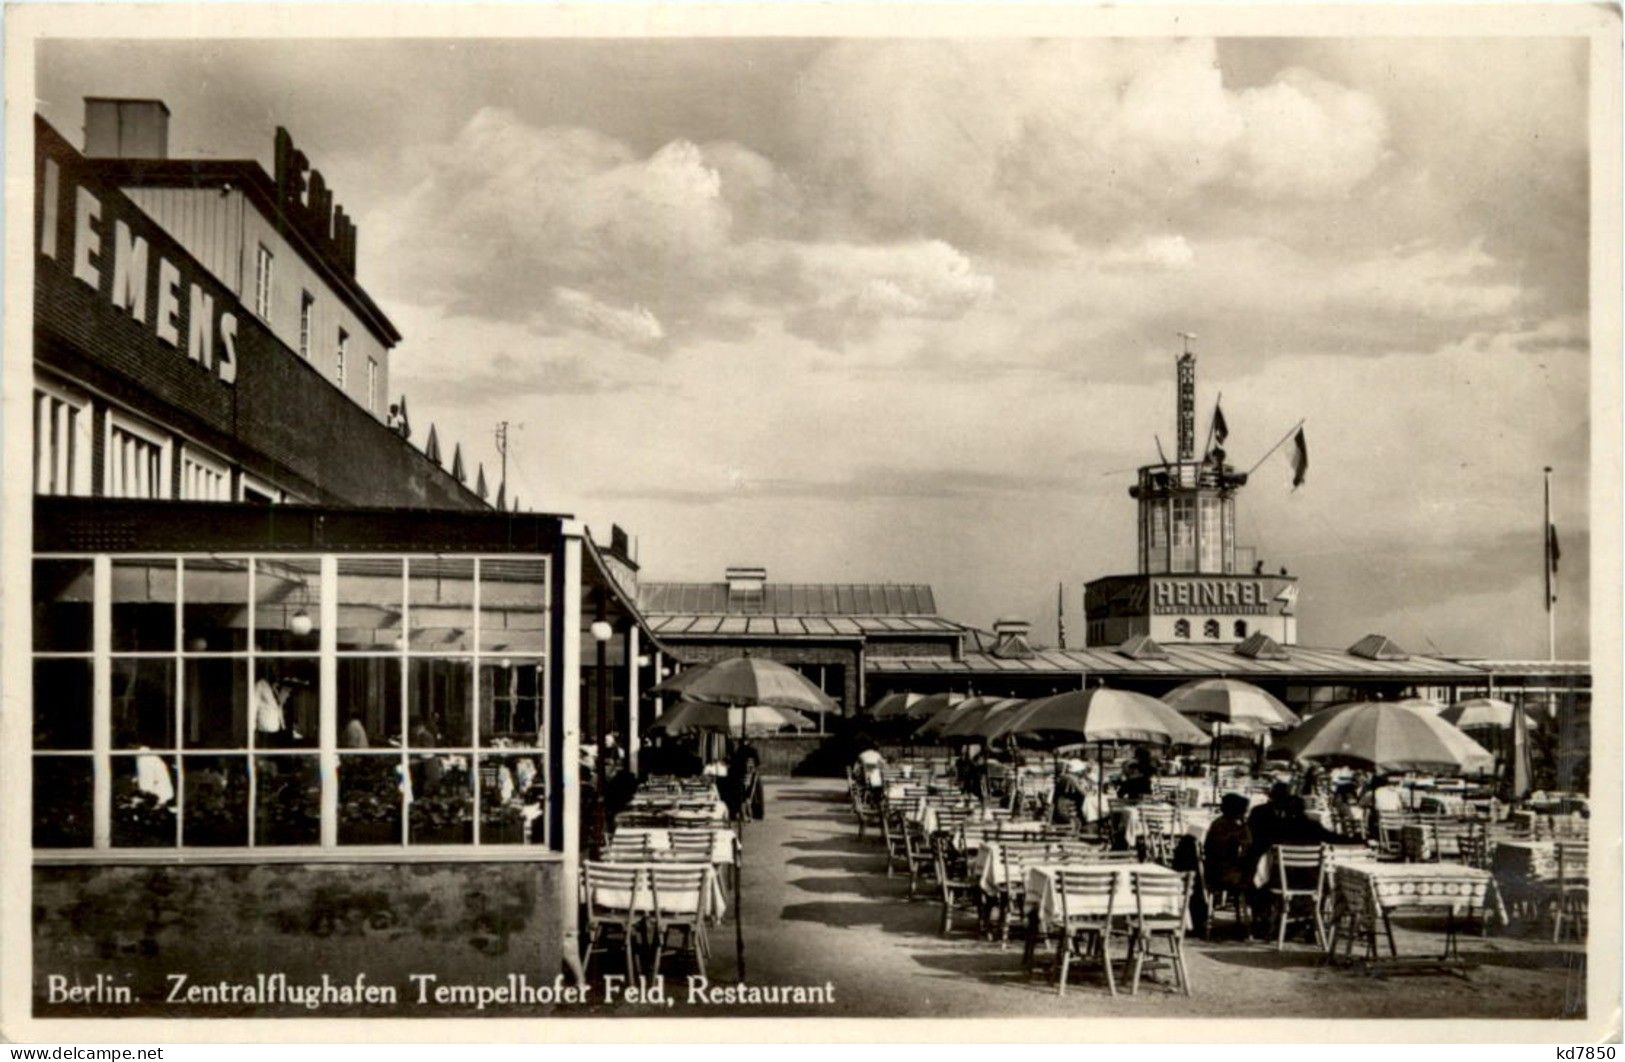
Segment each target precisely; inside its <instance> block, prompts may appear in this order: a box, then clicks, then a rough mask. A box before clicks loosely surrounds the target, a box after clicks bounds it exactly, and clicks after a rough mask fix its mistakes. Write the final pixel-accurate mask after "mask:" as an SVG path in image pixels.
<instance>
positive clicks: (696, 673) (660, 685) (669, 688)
mask: <svg viewBox="0 0 1625 1062" xmlns="http://www.w3.org/2000/svg"><path fill="white" fill-rule="evenodd" d="M710 668H711V665H710V664H691V665H690V666H688V667H685V668H683V670H681V671H679V672H677V674H675V675H673V676H672V677H671V678H669V679H666V680H665V681H664V682H657V683H655V684H654V685H653V686H650V687H649V688H648V689H647V690H645V691H644V696H645V697H652V696H653V695H655V694H657V693H681V692H683V690H685V689H687V688H688V684H689V683H691V682H693V681H694V680H695V679H697V678H699V677H700V676H701V675H703V674H705V673H706V672H707V671H709V670H710Z"/></svg>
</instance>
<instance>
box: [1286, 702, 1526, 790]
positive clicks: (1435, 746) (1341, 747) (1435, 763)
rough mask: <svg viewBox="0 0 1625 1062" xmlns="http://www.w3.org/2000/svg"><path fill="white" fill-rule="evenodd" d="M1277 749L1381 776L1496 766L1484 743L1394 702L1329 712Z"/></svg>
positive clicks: (1467, 771)
mask: <svg viewBox="0 0 1625 1062" xmlns="http://www.w3.org/2000/svg"><path fill="white" fill-rule="evenodd" d="M1275 751H1277V752H1284V753H1286V754H1287V755H1288V756H1290V757H1292V758H1294V759H1297V760H1302V761H1306V762H1308V761H1313V762H1318V763H1330V764H1334V765H1342V766H1352V767H1360V768H1364V769H1366V770H1371V771H1376V772H1377V773H1379V774H1393V773H1397V772H1401V771H1418V772H1427V773H1433V774H1473V773H1477V772H1482V771H1486V770H1489V769H1490V768H1491V767H1492V765H1493V764H1494V757H1493V756H1491V755H1490V753H1489V752H1488V751H1487V750H1486V749H1485V748H1484V747H1483V746H1482V745H1480V744H1479V743H1478V742H1476V741H1474V740H1473V739H1472V738H1470V737H1468V736H1467V735H1466V734H1463V733H1462V732H1461V731H1460V730H1457V729H1456V728H1455V727H1453V726H1451V725H1450V724H1449V723H1447V722H1445V721H1444V720H1443V719H1440V718H1439V717H1438V716H1436V715H1434V714H1433V713H1431V712H1426V711H1420V712H1419V711H1417V710H1416V709H1414V708H1408V707H1406V706H1405V705H1404V704H1402V703H1395V702H1392V701H1386V702H1385V701H1356V702H1354V703H1351V704H1343V705H1338V706H1336V707H1334V708H1328V709H1327V710H1326V711H1324V712H1321V713H1320V714H1318V715H1316V716H1314V717H1313V718H1312V719H1310V720H1309V721H1308V722H1306V723H1304V724H1303V725H1302V726H1300V727H1298V728H1297V729H1295V730H1293V731H1292V732H1291V733H1289V734H1286V735H1285V736H1283V737H1282V738H1281V739H1280V740H1279V741H1277V742H1276V744H1275Z"/></svg>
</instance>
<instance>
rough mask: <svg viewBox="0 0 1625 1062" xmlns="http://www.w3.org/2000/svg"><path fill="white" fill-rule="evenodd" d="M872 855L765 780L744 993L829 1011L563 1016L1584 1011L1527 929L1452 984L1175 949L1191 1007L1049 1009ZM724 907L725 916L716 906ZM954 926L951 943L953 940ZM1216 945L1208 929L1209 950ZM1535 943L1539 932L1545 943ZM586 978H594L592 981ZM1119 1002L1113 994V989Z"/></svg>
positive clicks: (1433, 933)
mask: <svg viewBox="0 0 1625 1062" xmlns="http://www.w3.org/2000/svg"><path fill="white" fill-rule="evenodd" d="M883 852H884V849H883V845H882V843H881V841H880V839H879V837H878V836H877V835H876V834H875V833H873V832H871V833H869V834H868V835H867V836H866V837H865V838H864V839H863V840H862V841H859V840H858V831H857V825H856V820H855V819H854V818H853V815H852V812H851V809H850V807H849V806H848V804H847V802H846V790H845V786H844V784H843V783H840V782H836V781H832V780H824V779H785V780H769V782H768V788H767V818H766V820H765V821H763V822H758V823H751V824H749V825H747V826H746V828H745V875H744V881H743V886H742V887H743V896H744V919H745V939H746V967H747V973H748V983H749V984H752V985H763V986H766V985H822V984H824V983H825V982H826V981H828V982H833V984H834V986H835V987H834V997H835V1001H834V1003H833V1005H828V1006H819V1005H814V1006H795V1005H773V1006H758V1007H748V1006H747V1007H691V1006H688V1005H686V1004H685V1002H684V999H683V992H682V990H681V989H682V986H681V984H680V982H681V981H682V978H681V977H680V976H676V975H669V976H668V978H667V982H668V991H669V994H671V995H674V996H675V997H676V999H677V1001H676V1005H675V1007H673V1008H670V1009H667V1008H664V1007H661V1008H654V1009H651V1008H646V1007H634V1006H627V1005H622V1006H619V1007H615V1008H605V1007H588V1008H584V1009H582V1010H573V1011H572V1013H576V1014H583V1015H586V1014H596V1015H600V1016H602V1015H604V1014H606V1013H616V1014H627V1015H632V1014H656V1015H659V1016H661V1017H668V1018H677V1017H703V1016H716V1017H723V1016H728V1015H734V1016H740V1015H748V1014H760V1015H769V1014H779V1015H826V1016H847V1017H891V1016H896V1017H950V1016H951V1017H1006V1018H1010V1017H1025V1016H1034V1017H1057V1016H1072V1017H1079V1016H1110V1017H1137V1018H1155V1017H1226V1018H1235V1017H1262V1018H1300V1019H1301V1018H1454V1017H1489V1018H1557V1017H1562V1016H1574V1015H1572V1013H1571V1012H1569V1011H1568V1010H1566V1009H1565V1008H1567V1007H1572V1006H1581V1007H1583V1005H1584V969H1585V966H1584V964H1585V958H1584V949H1583V947H1581V946H1580V945H1577V944H1573V943H1568V944H1563V945H1554V944H1552V943H1551V942H1550V940H1549V939H1542V936H1541V934H1540V932H1539V931H1538V930H1537V929H1535V928H1533V927H1526V926H1518V925H1516V924H1515V925H1514V926H1513V927H1512V931H1511V932H1510V933H1509V932H1508V931H1507V930H1505V929H1496V930H1492V931H1491V935H1490V936H1489V937H1488V938H1486V939H1481V938H1479V937H1478V936H1477V935H1476V934H1472V933H1469V934H1468V935H1466V936H1464V937H1463V938H1462V940H1461V948H1462V951H1463V952H1464V954H1465V955H1467V956H1468V957H1469V958H1470V959H1473V960H1476V962H1477V963H1478V964H1479V965H1478V966H1477V968H1476V969H1475V970H1474V971H1473V972H1472V974H1471V979H1470V980H1467V981H1464V980H1461V979H1459V978H1457V977H1454V976H1450V975H1448V974H1443V973H1435V972H1429V973H1412V974H1405V975H1394V976H1391V977H1387V978H1382V977H1372V976H1368V975H1366V974H1364V973H1362V972H1360V971H1359V970H1358V969H1357V968H1356V969H1338V968H1324V967H1321V966H1320V965H1319V962H1320V954H1319V952H1318V951H1317V950H1316V949H1315V948H1313V947H1311V946H1309V945H1307V944H1302V943H1299V944H1292V943H1290V942H1289V944H1288V946H1287V950H1285V951H1283V952H1277V951H1275V950H1274V947H1273V944H1261V943H1252V944H1246V943H1242V942H1240V941H1239V940H1220V939H1216V940H1214V941H1213V942H1212V943H1207V942H1203V941H1201V940H1199V939H1190V940H1188V942H1187V945H1186V951H1187V957H1188V966H1189V969H1190V975H1191V979H1192V982H1193V995H1192V996H1191V998H1189V999H1186V998H1183V997H1180V996H1178V995H1175V994H1173V993H1172V992H1171V991H1170V989H1169V988H1168V987H1167V986H1165V985H1159V984H1157V983H1154V982H1153V983H1150V984H1147V983H1145V982H1144V981H1142V983H1141V986H1140V994H1139V996H1138V997H1130V996H1128V995H1126V994H1124V995H1120V996H1118V997H1117V998H1116V999H1113V998H1111V997H1110V996H1109V995H1108V994H1107V991H1106V986H1105V983H1104V981H1103V980H1102V979H1101V978H1100V975H1099V972H1098V970H1097V969H1094V970H1091V969H1085V970H1079V969H1077V968H1076V966H1075V967H1074V971H1073V976H1072V978H1071V983H1070V984H1069V986H1068V988H1067V994H1066V995H1065V996H1064V997H1063V996H1058V995H1057V994H1056V991H1055V986H1054V985H1053V984H1052V983H1051V982H1050V981H1049V980H1048V979H1047V977H1046V976H1045V975H1044V973H1043V972H1039V973H1037V974H1035V975H1034V976H1033V977H1031V978H1029V977H1028V976H1027V975H1026V974H1025V973H1024V972H1023V970H1022V963H1021V948H1020V945H1019V944H1015V943H1012V945H1011V947H1010V948H1009V950H1000V948H999V946H998V945H997V944H996V943H991V942H985V941H980V940H978V939H977V937H976V934H975V931H974V918H973V917H961V918H958V919H956V923H957V924H956V930H955V934H954V936H952V937H944V936H942V935H941V934H940V932H939V929H940V925H941V905H940V903H939V902H938V900H937V899H936V897H935V895H934V894H933V895H931V896H929V897H928V896H925V895H924V894H923V893H922V896H921V897H920V898H918V899H915V900H913V901H910V900H909V899H908V879H907V877H906V876H899V877H896V878H891V879H888V878H887V877H886V873H885V858H884V854H883ZM731 899H732V898H731V897H730V902H731ZM959 924H962V925H963V929H960V928H959ZM1442 924H1443V923H1442V920H1429V919H1426V918H1416V919H1401V920H1399V921H1398V922H1397V929H1398V934H1397V935H1398V944H1399V949H1400V953H1401V954H1402V955H1403V954H1428V953H1435V954H1436V953H1437V951H1438V949H1439V947H1440V942H1441V940H1442V938H1441V936H1440V935H1439V933H1440V932H1441V930H1442ZM1229 929H1230V917H1229V915H1227V914H1225V915H1221V916H1220V922H1219V923H1218V930H1217V932H1216V936H1224V935H1225V933H1226V931H1228V930H1229ZM1547 932H1548V933H1549V929H1548V930H1547ZM710 939H711V943H712V952H713V955H712V958H711V963H710V973H711V977H712V980H713V982H716V983H730V982H733V981H734V980H735V979H736V976H737V971H736V968H735V963H734V925H733V921H732V918H731V916H730V917H729V919H728V920H727V921H725V922H724V923H723V924H722V925H720V926H716V927H713V928H712V930H711V935H710ZM596 973H597V971H596V970H595V975H596ZM1123 991H1125V992H1126V988H1124V989H1123Z"/></svg>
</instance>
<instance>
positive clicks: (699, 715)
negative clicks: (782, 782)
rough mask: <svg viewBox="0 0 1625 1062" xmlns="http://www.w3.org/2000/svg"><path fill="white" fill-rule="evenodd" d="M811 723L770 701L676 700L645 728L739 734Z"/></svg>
mask: <svg viewBox="0 0 1625 1062" xmlns="http://www.w3.org/2000/svg"><path fill="white" fill-rule="evenodd" d="M814 725H815V724H814V723H813V721H812V720H811V719H809V718H807V717H806V716H805V715H802V714H801V713H800V712H798V711H796V710H795V709H794V708H780V707H778V706H777V705H771V704H751V705H727V704H707V703H705V702H704V701H687V700H685V701H679V702H678V703H677V704H675V705H673V706H672V707H671V708H668V709H667V710H666V711H665V712H664V713H662V714H661V716H660V717H659V718H658V719H656V720H655V721H654V722H652V723H650V724H649V729H651V730H655V729H660V730H664V731H665V732H666V733H668V734H682V733H689V732H695V731H702V730H711V731H717V732H720V733H725V734H736V733H739V734H742V733H744V732H745V731H746V729H747V728H749V729H751V730H758V731H760V730H782V729H784V728H785V727H787V726H793V727H795V728H796V729H797V730H802V729H809V728H811V727H812V726H814Z"/></svg>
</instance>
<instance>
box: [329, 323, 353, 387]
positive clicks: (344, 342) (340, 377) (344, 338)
mask: <svg viewBox="0 0 1625 1062" xmlns="http://www.w3.org/2000/svg"><path fill="white" fill-rule="evenodd" d="M349 353H350V333H349V332H347V331H345V330H344V329H343V328H342V327H341V328H340V329H339V338H338V344H337V346H336V347H335V349H334V354H333V382H334V383H336V384H338V387H339V390H340V391H343V390H345V383H346V381H345V365H344V363H345V360H346V358H347V357H348V356H349Z"/></svg>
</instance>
